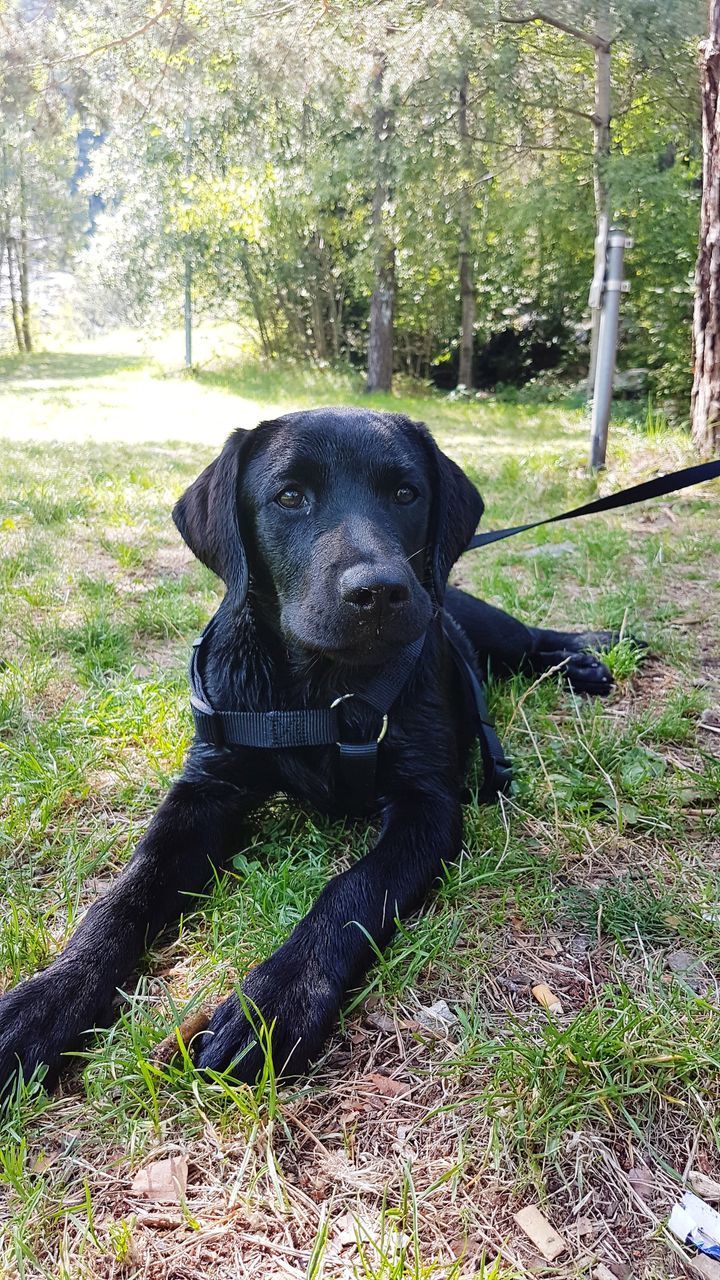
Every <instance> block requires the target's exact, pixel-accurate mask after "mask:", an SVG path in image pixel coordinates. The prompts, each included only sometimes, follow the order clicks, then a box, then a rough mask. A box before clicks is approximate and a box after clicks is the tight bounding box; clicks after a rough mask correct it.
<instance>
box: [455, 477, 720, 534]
mask: <svg viewBox="0 0 720 1280" xmlns="http://www.w3.org/2000/svg"><path fill="white" fill-rule="evenodd" d="M719 476H720V459H718V460H717V461H716V462H700V463H698V464H697V466H694V467H684V468H683V469H682V470H681V471H670V472H668V474H667V475H665V476H655V478H654V479H653V480H644V481H643V483H642V484H634V485H632V486H631V487H630V488H629V489H619V490H618V492H617V493H611V494H608V496H607V497H606V498H595V499H594V500H593V501H592V502H586V503H585V504H584V505H583V506H582V507H573V510H572V511H564V512H563V513H562V515H559V516H548V517H547V519H545V520H533V521H532V523H531V524H516V525H513V527H512V528H511V529H490V530H489V531H488V532H487V533H476V534H475V537H474V538H472V539H471V540H470V542H469V543H468V545H467V547H466V548H465V550H466V551H474V550H475V548H476V547H487V546H489V545H490V543H491V542H500V541H501V540H502V539H503V538H512V537H514V536H515V534H516V533H525V532H526V531H527V530H528V529H539V528H540V526H541V525H544V524H558V523H559V521H561V520H574V519H575V518H576V516H590V515H594V514H596V513H597V512H599V511H614V510H615V509H616V508H617V507H631V506H632V505H633V504H634V503H635V502H645V500H646V499H647V498H661V497H662V496H663V495H664V494H666V493H676V492H678V490H680V489H689V488H690V487H691V486H692V485H694V484H702V483H703V481H704V480H716V479H717V478H718V477H719Z"/></svg>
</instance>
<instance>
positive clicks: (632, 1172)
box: [627, 1164, 653, 1200]
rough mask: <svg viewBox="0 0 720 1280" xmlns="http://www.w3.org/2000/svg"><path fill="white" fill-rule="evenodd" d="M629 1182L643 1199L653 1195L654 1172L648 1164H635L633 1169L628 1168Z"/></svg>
mask: <svg viewBox="0 0 720 1280" xmlns="http://www.w3.org/2000/svg"><path fill="white" fill-rule="evenodd" d="M627 1176H628V1182H629V1183H630V1185H631V1187H632V1188H633V1190H634V1191H636V1192H637V1194H638V1195H639V1196H640V1199H641V1200H647V1198H648V1196H651V1195H652V1190H653V1180H652V1174H651V1172H650V1170H649V1169H648V1167H647V1165H646V1164H637V1165H634V1166H633V1168H632V1169H628V1175H627Z"/></svg>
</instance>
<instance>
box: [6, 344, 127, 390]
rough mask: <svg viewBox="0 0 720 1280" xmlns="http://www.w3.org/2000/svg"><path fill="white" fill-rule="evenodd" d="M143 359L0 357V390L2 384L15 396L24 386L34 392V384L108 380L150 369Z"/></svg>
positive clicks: (64, 354)
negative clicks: (48, 381) (86, 379)
mask: <svg viewBox="0 0 720 1280" xmlns="http://www.w3.org/2000/svg"><path fill="white" fill-rule="evenodd" d="M147 363H148V362H147V360H146V359H145V357H144V356H128V355H124V356H123V355H118V356H111V355H107V356H106V355H90V354H86V353H83V352H80V351H43V352H38V353H37V354H33V355H30V356H27V355H22V356H21V355H14V356H0V389H2V387H3V384H4V385H5V388H6V389H7V390H12V391H13V393H14V394H17V393H18V392H19V391H20V392H21V391H22V390H23V389H24V388H23V386H22V384H23V383H26V384H27V388H28V390H33V389H34V388H33V383H35V382H39V381H46V380H50V381H52V382H54V383H63V382H67V383H74V382H77V381H78V380H79V379H82V378H106V377H111V376H112V375H113V374H117V373H125V372H132V371H139V370H140V369H142V368H143V367H145V366H147Z"/></svg>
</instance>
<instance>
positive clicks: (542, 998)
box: [532, 982, 563, 1013]
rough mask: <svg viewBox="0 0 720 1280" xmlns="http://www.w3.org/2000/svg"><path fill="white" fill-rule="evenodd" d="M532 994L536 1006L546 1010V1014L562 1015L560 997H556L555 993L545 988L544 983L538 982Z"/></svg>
mask: <svg viewBox="0 0 720 1280" xmlns="http://www.w3.org/2000/svg"><path fill="white" fill-rule="evenodd" d="M532 993H533V995H534V997H535V999H536V1000H537V1002H538V1004H541V1005H542V1006H543V1008H544V1009H547V1011H548V1013H562V1011H563V1007H562V1003H561V1001H560V997H559V996H556V995H555V992H554V991H553V990H552V989H551V988H550V987H548V986H546V985H545V983H544V982H538V984H537V986H534V987H533V989H532Z"/></svg>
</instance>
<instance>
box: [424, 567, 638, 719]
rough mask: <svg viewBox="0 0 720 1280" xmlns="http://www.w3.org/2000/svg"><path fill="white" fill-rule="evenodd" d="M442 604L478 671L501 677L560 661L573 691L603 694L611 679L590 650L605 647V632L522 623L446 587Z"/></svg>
mask: <svg viewBox="0 0 720 1280" xmlns="http://www.w3.org/2000/svg"><path fill="white" fill-rule="evenodd" d="M445 608H446V609H447V611H448V613H449V614H450V616H451V617H452V618H454V620H455V621H456V622H457V623H458V624H459V625H460V626H461V627H462V629H463V631H464V632H465V634H466V635H467V637H468V639H469V641H470V643H471V644H472V646H473V648H474V650H475V652H476V654H477V657H478V662H479V664H480V668H481V670H482V671H488V672H489V673H490V674H491V675H499V676H507V675H511V674H512V673H513V672H515V671H528V672H536V673H537V674H541V673H542V672H543V671H549V670H550V669H551V668H552V667H556V666H561V664H563V665H562V672H563V675H564V676H565V678H566V679H567V681H568V683H569V684H570V685H571V686H572V688H573V689H575V691H576V692H577V693H594V694H600V695H602V694H606V693H609V692H610V690H611V688H612V685H613V678H612V675H611V674H610V671H609V669H608V667H606V665H605V663H604V662H601V661H600V659H599V658H598V657H596V655H595V653H593V652H592V650H595V649H603V648H610V647H611V646H612V645H613V644H614V643H615V642H616V640H617V636H616V635H614V634H613V632H610V631H582V632H572V631H551V630H546V629H545V628H542V627H528V626H526V625H525V623H523V622H520V621H519V620H518V619H517V618H513V617H512V615H511V614H509V613H503V611H502V609H496V608H495V606H494V605H491V604H486V602H485V601H484V600H477V599H476V598H475V596H471V595H468V593H467V592H466V591H459V590H458V589H457V588H456V587H448V590H447V593H446V596H445Z"/></svg>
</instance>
